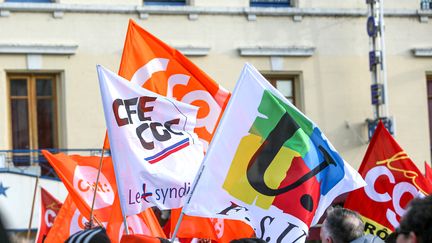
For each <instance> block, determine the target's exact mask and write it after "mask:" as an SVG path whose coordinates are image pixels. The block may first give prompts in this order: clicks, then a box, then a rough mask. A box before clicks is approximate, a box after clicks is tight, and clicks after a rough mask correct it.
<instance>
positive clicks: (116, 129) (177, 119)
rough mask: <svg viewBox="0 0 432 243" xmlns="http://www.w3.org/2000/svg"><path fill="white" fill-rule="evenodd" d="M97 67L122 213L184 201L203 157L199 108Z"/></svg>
mask: <svg viewBox="0 0 432 243" xmlns="http://www.w3.org/2000/svg"><path fill="white" fill-rule="evenodd" d="M97 70H98V75H99V83H100V90H101V94H102V103H103V107H104V113H105V121H106V124H107V128H108V136H109V140H110V145H111V153H112V157H113V163H114V168H115V172H116V180H117V188H118V190H119V197H120V201H121V205H122V207H123V212H124V213H125V214H126V215H134V214H137V213H139V212H141V211H143V210H144V209H146V208H148V207H151V206H157V207H159V208H161V209H170V208H178V207H181V206H183V202H184V201H185V198H186V195H187V194H188V193H189V191H190V186H191V184H192V181H193V179H194V177H195V175H196V172H197V170H198V167H199V165H200V164H201V161H202V158H203V147H202V144H201V142H200V141H199V139H198V137H197V135H196V134H195V133H194V131H193V130H194V128H195V122H196V114H197V107H195V106H192V105H188V104H185V103H182V102H179V101H176V100H173V99H170V98H167V97H164V96H161V95H158V94H156V93H153V92H151V91H148V90H146V89H143V88H141V87H140V86H138V85H136V84H135V83H133V82H128V81H127V80H125V79H124V78H122V77H120V76H118V75H117V74H115V73H113V72H111V71H109V70H107V69H105V68H103V67H101V66H98V67H97Z"/></svg>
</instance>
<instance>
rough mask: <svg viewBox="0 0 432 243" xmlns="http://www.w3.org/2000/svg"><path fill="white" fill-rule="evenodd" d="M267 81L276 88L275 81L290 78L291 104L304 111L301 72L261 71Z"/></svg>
mask: <svg viewBox="0 0 432 243" xmlns="http://www.w3.org/2000/svg"><path fill="white" fill-rule="evenodd" d="M261 74H262V75H263V76H264V77H265V79H267V81H268V82H269V83H270V84H271V85H272V86H273V87H275V88H276V89H277V87H276V81H278V80H292V83H293V87H292V88H293V89H292V90H293V96H292V97H293V105H294V106H295V107H297V108H298V109H299V110H300V111H302V112H304V100H303V82H302V72H297V71H287V72H285V71H261Z"/></svg>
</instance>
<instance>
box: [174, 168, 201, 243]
mask: <svg viewBox="0 0 432 243" xmlns="http://www.w3.org/2000/svg"><path fill="white" fill-rule="evenodd" d="M204 168H205V164H204V160H203V163H202V164H201V168H200V171H199V173H198V175H197V176H196V178H195V180H194V182H193V186H192V190H191V192H190V194H189V195H188V199H187V200H186V203H185V205H184V206H183V208H182V210H181V212H180V216H179V219H178V221H177V224H176V226H175V228H174V232H173V235H172V237H171V241H170V242H174V240H175V238H176V236H177V233H178V231H179V229H180V224H181V221H182V220H183V216H184V211H185V208H186V207H187V206H189V202H190V200H191V198H192V194H193V193H194V191H195V188H196V185H197V184H198V181H199V180H200V178H201V175H202V173H203V171H204Z"/></svg>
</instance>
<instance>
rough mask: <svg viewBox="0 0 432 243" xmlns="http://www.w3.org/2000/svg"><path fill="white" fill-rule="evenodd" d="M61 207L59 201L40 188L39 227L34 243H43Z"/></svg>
mask: <svg viewBox="0 0 432 243" xmlns="http://www.w3.org/2000/svg"><path fill="white" fill-rule="evenodd" d="M62 205H63V204H62V203H61V202H60V201H59V200H57V199H56V198H55V197H54V196H53V195H51V194H50V193H49V192H48V191H47V190H45V189H44V188H42V187H41V213H40V226H39V229H38V232H37V236H36V241H35V242H36V243H41V242H44V240H45V238H46V236H47V235H48V232H49V231H50V229H51V227H52V226H53V224H54V220H55V219H56V216H57V214H58V213H59V211H60V208H61V207H62Z"/></svg>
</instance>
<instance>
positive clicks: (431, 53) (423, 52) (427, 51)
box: [411, 48, 432, 57]
mask: <svg viewBox="0 0 432 243" xmlns="http://www.w3.org/2000/svg"><path fill="white" fill-rule="evenodd" d="M411 51H412V53H413V55H414V56H415V57H432V48H413V49H411Z"/></svg>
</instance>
